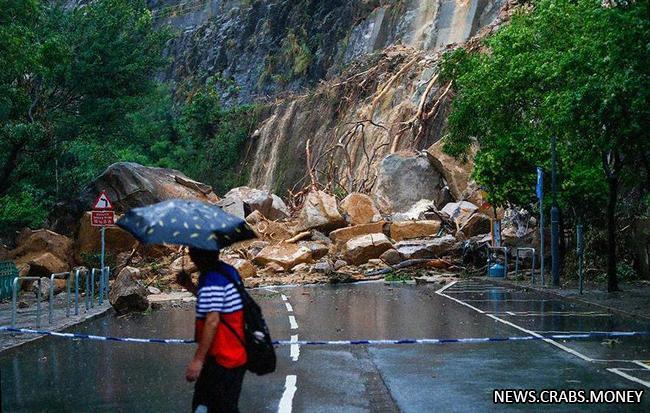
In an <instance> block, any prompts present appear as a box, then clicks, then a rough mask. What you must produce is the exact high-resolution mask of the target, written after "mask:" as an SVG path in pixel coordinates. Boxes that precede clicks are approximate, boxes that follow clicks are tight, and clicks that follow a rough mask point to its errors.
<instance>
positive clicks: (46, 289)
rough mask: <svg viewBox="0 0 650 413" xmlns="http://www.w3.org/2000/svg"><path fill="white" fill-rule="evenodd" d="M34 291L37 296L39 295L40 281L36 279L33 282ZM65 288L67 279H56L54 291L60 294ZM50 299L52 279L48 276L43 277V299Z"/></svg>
mask: <svg viewBox="0 0 650 413" xmlns="http://www.w3.org/2000/svg"><path fill="white" fill-rule="evenodd" d="M31 290H32V292H33V293H34V295H35V296H37V295H38V281H36V280H34V281H33V282H32V288H31ZM64 290H65V280H60V279H54V291H53V293H54V294H55V295H56V294H59V293H60V292H63V291H64ZM49 299H50V279H49V278H48V277H42V278H41V301H49Z"/></svg>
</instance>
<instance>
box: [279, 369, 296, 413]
mask: <svg viewBox="0 0 650 413" xmlns="http://www.w3.org/2000/svg"><path fill="white" fill-rule="evenodd" d="M296 382H297V377H296V376H295V375H289V376H287V378H286V380H285V382H284V393H282V398H281V399H280V405H279V406H278V413H291V411H292V410H293V396H294V394H296V390H297V389H298V387H297V386H296Z"/></svg>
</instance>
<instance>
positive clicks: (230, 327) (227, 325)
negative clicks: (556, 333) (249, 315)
mask: <svg viewBox="0 0 650 413" xmlns="http://www.w3.org/2000/svg"><path fill="white" fill-rule="evenodd" d="M219 322H220V323H223V325H225V326H226V328H228V330H230V332H231V333H232V334H233V335H234V336H235V337H237V340H239V342H240V343H241V345H242V346H244V348H246V343H245V342H244V340H243V339H242V338H241V337H239V334H237V332H236V331H235V329H234V328H232V326H231V325H230V323H228V322H227V321H226V320H222V319H221V318H219Z"/></svg>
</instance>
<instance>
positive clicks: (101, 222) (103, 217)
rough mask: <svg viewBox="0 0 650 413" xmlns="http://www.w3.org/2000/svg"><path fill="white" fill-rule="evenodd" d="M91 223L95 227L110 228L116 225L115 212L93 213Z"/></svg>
mask: <svg viewBox="0 0 650 413" xmlns="http://www.w3.org/2000/svg"><path fill="white" fill-rule="evenodd" d="M90 223H91V225H92V226H93V227H110V226H111V225H114V224H115V211H92V212H91V213H90Z"/></svg>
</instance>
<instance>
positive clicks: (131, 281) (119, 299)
mask: <svg viewBox="0 0 650 413" xmlns="http://www.w3.org/2000/svg"><path fill="white" fill-rule="evenodd" d="M138 278H140V270H139V269H137V268H133V267H125V268H123V269H122V271H120V273H119V274H118V275H117V277H116V278H115V281H114V282H113V283H112V284H111V288H110V292H109V296H108V298H109V301H110V303H111V305H112V306H113V308H114V309H115V311H116V312H117V313H118V314H125V313H128V312H131V311H145V310H146V309H147V308H149V300H148V299H147V289H146V288H145V287H144V286H142V285H141V284H140V282H139V281H138Z"/></svg>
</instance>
